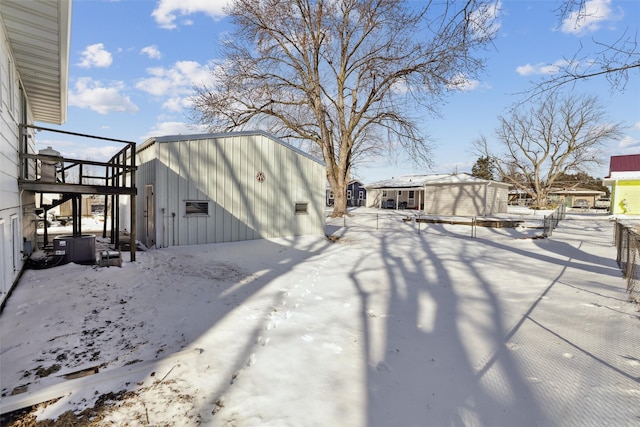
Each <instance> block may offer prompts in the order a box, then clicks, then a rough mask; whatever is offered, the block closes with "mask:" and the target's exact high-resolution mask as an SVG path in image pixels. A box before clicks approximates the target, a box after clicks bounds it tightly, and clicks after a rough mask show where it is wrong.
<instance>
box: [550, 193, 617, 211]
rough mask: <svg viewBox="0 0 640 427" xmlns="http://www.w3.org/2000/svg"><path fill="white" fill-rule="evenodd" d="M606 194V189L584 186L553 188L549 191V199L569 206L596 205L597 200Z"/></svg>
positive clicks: (591, 206) (590, 206)
mask: <svg viewBox="0 0 640 427" xmlns="http://www.w3.org/2000/svg"><path fill="white" fill-rule="evenodd" d="M604 196H606V193H605V192H604V191H599V190H589V189H584V188H569V189H566V188H552V189H551V190H550V191H549V196H548V200H549V201H550V202H553V203H557V204H563V205H565V206H567V207H568V208H572V207H589V208H593V207H595V206H596V200H598V199H599V198H601V197H604Z"/></svg>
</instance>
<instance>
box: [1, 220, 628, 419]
mask: <svg viewBox="0 0 640 427" xmlns="http://www.w3.org/2000/svg"><path fill="white" fill-rule="evenodd" d="M353 213H354V216H352V217H348V218H346V219H328V224H327V230H328V232H329V233H330V234H331V235H332V239H325V238H324V237H299V238H290V239H286V238H282V239H272V240H258V241H245V242H237V243H228V244H216V245H199V246H187V247H170V248H165V249H158V250H156V249H154V250H148V251H144V252H138V253H137V261H136V262H134V263H132V262H127V260H128V259H129V258H128V256H129V255H128V253H123V258H124V259H125V262H124V263H123V266H122V268H118V267H103V268H100V267H96V266H81V265H76V264H67V265H64V266H59V267H55V268H51V269H46V270H27V271H26V272H25V273H24V275H23V277H22V279H21V281H20V284H19V286H18V287H17V289H16V290H15V292H14V294H13V295H12V296H11V298H10V299H9V300H8V303H7V306H6V307H5V309H4V311H3V313H2V314H1V316H0V321H1V331H0V339H1V340H0V379H1V384H0V389H1V392H2V398H1V400H0V406H2V407H9V405H11V404H13V403H14V402H16V401H18V400H19V399H25V398H27V397H30V396H36V395H40V396H48V395H51V394H53V395H56V394H58V395H63V398H62V399H60V400H58V401H56V402H55V403H53V404H50V405H47V406H42V407H40V408H39V409H38V410H37V416H38V419H40V420H45V419H55V418H57V417H59V416H60V415H61V414H63V413H65V412H66V411H68V410H73V411H75V412H76V413H78V412H79V411H81V410H83V409H85V408H92V407H94V405H95V404H96V401H99V402H100V403H101V406H100V409H99V410H94V412H93V413H92V415H91V417H92V419H93V421H94V422H95V423H96V425H155V426H165V425H166V426H177V425H180V426H197V425H207V426H347V427H348V426H358V427H360V426H362V427H364V426H381V427H382V426H401V427H404V426H407V427H408V426H590V425H592V426H601V425H611V426H626V425H629V426H631V425H637V424H638V423H639V422H640V387H639V384H638V383H639V381H640V380H639V378H640V347H639V346H638V342H639V338H640V329H639V326H640V324H639V320H640V316H639V314H638V307H637V306H636V305H635V304H632V303H630V302H628V299H627V295H626V293H625V283H624V281H623V279H622V278H621V274H620V270H619V269H618V267H617V265H616V262H615V248H614V247H613V222H612V221H611V219H610V218H609V217H607V216H605V215H592V214H580V213H576V214H570V215H569V216H568V218H567V219H566V220H564V221H562V222H561V223H560V227H559V228H558V229H557V230H556V231H555V232H554V233H553V235H552V236H551V238H547V239H539V238H533V237H537V236H539V235H540V234H541V230H539V229H537V228H532V227H534V226H536V225H538V224H539V223H540V219H541V217H542V215H544V214H545V213H540V212H538V213H535V214H533V213H531V212H511V215H510V216H509V217H517V218H521V219H523V220H524V221H525V223H524V225H525V227H520V228H516V229H511V228H484V227H478V228H477V230H476V237H475V238H472V237H471V232H470V230H471V228H470V227H469V226H468V225H451V224H420V223H415V222H411V221H407V222H405V221H402V218H403V217H406V216H407V212H393V211H389V212H385V211H375V210H367V209H357V210H355V211H354V212H353ZM409 214H410V212H409ZM345 225H346V226H345ZM83 229H84V228H83ZM98 240H99V244H100V240H101V239H98ZM84 369H87V370H89V371H90V372H96V371H97V372H98V373H96V374H94V375H90V376H86V377H83V378H79V379H65V377H64V376H65V375H66V374H70V373H75V372H78V371H81V370H84ZM24 390H26V392H24V393H22V394H16V395H14V396H11V394H12V393H16V392H18V391H24ZM61 390H62V392H61ZM121 391H126V393H125V392H123V393H119V394H117V393H118V392H121ZM107 393H114V394H112V395H107V396H104V395H105V394H107ZM101 396H103V397H102V399H100V397H101Z"/></svg>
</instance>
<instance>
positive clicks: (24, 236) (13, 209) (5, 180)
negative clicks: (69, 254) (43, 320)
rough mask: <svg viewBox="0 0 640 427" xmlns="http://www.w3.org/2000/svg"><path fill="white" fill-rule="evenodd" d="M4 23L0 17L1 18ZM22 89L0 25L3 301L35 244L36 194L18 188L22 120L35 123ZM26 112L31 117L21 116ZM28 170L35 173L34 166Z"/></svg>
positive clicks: (0, 274)
mask: <svg viewBox="0 0 640 427" xmlns="http://www.w3.org/2000/svg"><path fill="white" fill-rule="evenodd" d="M0 22H1V20H0ZM25 104H26V100H25V101H23V99H22V96H21V91H20V89H19V75H18V70H17V69H16V67H15V63H14V60H13V57H12V52H11V49H10V47H9V44H8V43H7V35H6V33H5V30H4V26H2V25H0V303H2V301H4V299H5V298H6V296H7V293H8V292H9V290H10V289H11V287H12V285H13V283H14V282H15V281H16V280H17V278H18V276H19V275H20V272H21V271H22V268H23V265H24V262H25V259H26V257H25V256H24V255H23V250H24V247H25V243H24V242H25V241H27V242H29V243H30V244H31V245H32V247H35V244H36V239H35V231H36V221H35V195H34V193H33V192H22V193H20V191H19V189H18V177H19V173H20V164H19V158H18V152H19V144H21V143H24V139H23V140H22V141H21V139H20V135H19V123H20V122H27V121H28V122H29V123H31V122H32V118H31V116H32V115H31V113H30V112H29V111H28V108H27V107H26V105H25ZM25 112H27V114H28V118H26V119H22V115H23V114H24V113H25ZM26 141H27V149H28V151H29V152H30V153H34V151H35V148H34V138H33V132H30V137H29V138H27V139H26ZM26 173H27V174H28V175H29V177H33V174H35V165H34V164H31V165H29V168H28V170H27V171H26Z"/></svg>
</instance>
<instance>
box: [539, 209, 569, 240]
mask: <svg viewBox="0 0 640 427" xmlns="http://www.w3.org/2000/svg"><path fill="white" fill-rule="evenodd" d="M566 213H567V207H566V206H565V205H564V204H561V205H560V206H558V208H557V209H556V210H555V211H553V213H552V214H551V215H547V216H545V217H544V231H543V236H545V237H550V236H551V235H552V234H553V230H555V228H556V227H557V226H558V223H560V221H561V220H563V219H564V218H565V216H566Z"/></svg>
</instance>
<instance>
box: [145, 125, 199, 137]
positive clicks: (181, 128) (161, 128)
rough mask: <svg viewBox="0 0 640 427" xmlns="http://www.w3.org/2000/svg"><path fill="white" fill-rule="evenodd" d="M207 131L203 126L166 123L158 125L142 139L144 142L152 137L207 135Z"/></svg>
mask: <svg viewBox="0 0 640 427" xmlns="http://www.w3.org/2000/svg"><path fill="white" fill-rule="evenodd" d="M208 131H209V130H208V129H207V127H206V126H205V125H196V124H191V123H185V122H172V121H166V122H160V123H158V124H157V125H156V126H155V127H154V128H153V129H151V130H150V131H149V132H148V133H147V134H146V135H144V137H143V139H144V140H146V139H148V138H151V137H154V136H165V135H190V134H198V133H208Z"/></svg>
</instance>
